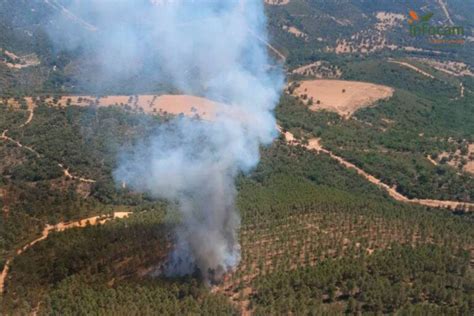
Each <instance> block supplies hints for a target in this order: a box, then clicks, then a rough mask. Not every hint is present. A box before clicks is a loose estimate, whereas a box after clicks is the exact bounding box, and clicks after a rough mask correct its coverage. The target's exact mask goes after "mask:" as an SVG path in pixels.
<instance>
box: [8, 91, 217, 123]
mask: <svg viewBox="0 0 474 316" xmlns="http://www.w3.org/2000/svg"><path fill="white" fill-rule="evenodd" d="M25 99H26V102H27V104H28V106H29V107H30V104H32V103H33V100H32V98H31V97H27V98H25ZM45 102H46V103H49V104H51V105H53V106H61V107H65V106H67V105H68V104H70V105H77V106H113V105H115V106H120V107H124V108H126V109H130V110H135V111H143V112H145V113H150V114H173V115H179V114H183V115H188V116H195V115H197V116H199V117H201V118H204V119H211V118H212V117H213V116H214V115H215V114H216V108H217V106H218V103H217V102H214V101H210V100H209V99H205V98H201V97H196V96H191V95H130V96H127V95H110V96H104V97H95V96H90V95H84V96H80V95H66V96H61V97H59V98H57V99H56V100H55V99H53V98H47V99H46V100H45ZM8 104H11V105H13V106H19V104H18V102H17V101H15V100H14V99H9V100H8Z"/></svg>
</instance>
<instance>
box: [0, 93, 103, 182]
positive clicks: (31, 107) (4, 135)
mask: <svg viewBox="0 0 474 316" xmlns="http://www.w3.org/2000/svg"><path fill="white" fill-rule="evenodd" d="M28 108H29V112H30V114H29V115H28V118H27V119H26V121H25V122H24V123H23V124H21V125H20V126H19V127H25V126H26V125H28V124H30V123H31V121H32V120H33V117H34V113H35V107H34V105H33V104H32V103H31V102H29V105H28ZM7 133H8V129H6V130H4V131H3V132H2V135H0V139H2V140H4V141H9V142H12V143H14V144H15V145H17V146H18V147H20V148H25V149H26V150H28V151H30V152H32V153H33V154H35V156H36V157H37V158H40V157H42V155H41V154H40V153H39V152H37V151H36V150H34V149H33V148H32V147H29V146H25V145H23V144H22V143H20V142H19V141H17V140H15V139H13V138H11V137H8V136H7ZM57 166H58V167H59V168H61V169H62V170H63V174H64V176H65V177H66V178H69V179H73V180H79V181H81V182H85V183H95V180H92V179H87V178H83V177H78V176H75V175H72V174H71V173H70V172H69V168H65V167H64V166H63V164H61V163H57Z"/></svg>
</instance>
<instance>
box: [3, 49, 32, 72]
mask: <svg viewBox="0 0 474 316" xmlns="http://www.w3.org/2000/svg"><path fill="white" fill-rule="evenodd" d="M3 53H4V54H5V55H6V56H8V57H9V58H10V59H11V60H13V62H7V61H3V63H4V64H5V65H6V66H7V67H9V68H13V69H23V68H27V67H33V66H38V65H39V64H40V60H39V59H38V57H37V56H36V55H35V54H29V55H24V56H17V55H16V54H14V53H12V52H9V51H7V50H4V51H3Z"/></svg>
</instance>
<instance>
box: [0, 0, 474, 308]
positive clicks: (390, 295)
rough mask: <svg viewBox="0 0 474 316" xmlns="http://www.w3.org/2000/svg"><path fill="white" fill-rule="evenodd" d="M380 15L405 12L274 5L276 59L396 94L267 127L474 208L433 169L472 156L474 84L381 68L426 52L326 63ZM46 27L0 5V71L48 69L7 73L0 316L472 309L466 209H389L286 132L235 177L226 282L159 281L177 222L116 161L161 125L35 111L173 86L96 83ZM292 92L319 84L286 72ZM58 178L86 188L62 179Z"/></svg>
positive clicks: (456, 175)
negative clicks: (231, 260)
mask: <svg viewBox="0 0 474 316" xmlns="http://www.w3.org/2000/svg"><path fill="white" fill-rule="evenodd" d="M453 1H454V0H453ZM455 3H456V6H453V8H455V9H453V8H451V10H454V11H453V16H455V19H457V18H458V16H464V17H465V19H464V22H465V23H466V28H467V27H468V26H469V25H471V24H472V22H471V21H474V19H473V18H472V12H474V11H472V10H470V9H471V8H472V4H470V3H468V2H466V1H459V0H456V1H455ZM419 5H420V6H422V5H426V6H427V10H431V11H433V12H434V14H435V18H439V17H440V16H442V15H443V14H444V13H443V12H441V10H440V9H439V7H437V6H434V5H433V3H432V2H431V1H421V2H420V3H419ZM32 9H34V10H32ZM380 10H384V11H385V10H390V11H393V12H398V13H400V14H405V12H402V11H400V5H399V3H398V1H395V0H393V1H392V0H390V1H384V3H383V4H382V3H379V2H378V1H372V2H367V1H362V0H361V1H351V2H350V3H349V2H347V1H336V2H334V1H319V0H311V1H300V0H292V1H290V4H289V5H288V6H266V13H267V16H268V25H269V27H268V29H269V32H270V38H271V42H272V44H273V45H274V46H275V47H276V48H277V49H279V50H281V51H282V52H283V53H284V54H285V55H286V57H287V59H286V63H285V65H284V67H285V68H287V69H288V70H291V69H293V68H294V67H297V66H300V65H303V64H306V63H310V62H314V61H318V60H324V61H325V62H327V63H328V65H331V66H337V67H338V69H340V70H341V71H342V79H346V80H359V81H368V82H373V83H379V84H385V85H388V86H391V87H393V88H395V94H394V96H393V97H392V98H391V99H389V100H387V101H381V102H379V103H378V104H376V105H375V106H373V107H370V108H365V109H361V110H359V111H357V112H356V113H355V114H354V115H353V117H352V118H350V119H343V118H341V117H339V116H338V115H337V114H335V113H330V112H324V111H321V112H312V111H309V110H308V108H307V105H305V104H304V103H302V101H301V100H298V99H296V98H294V97H292V96H290V95H289V94H287V93H284V94H283V95H282V97H281V100H280V102H279V104H278V107H277V109H276V115H277V120H278V122H279V124H280V125H281V126H282V127H283V128H284V129H286V130H289V131H291V132H292V133H293V134H294V135H295V136H296V137H297V138H299V139H301V140H302V142H303V143H305V142H306V141H307V140H308V139H309V138H312V137H319V138H321V143H322V145H323V146H324V147H325V148H327V149H329V150H331V151H332V152H334V153H335V154H337V155H339V156H341V157H344V159H346V160H348V161H350V162H352V163H354V164H355V165H357V166H358V167H360V168H362V169H363V170H365V171H366V172H368V173H370V174H372V175H374V176H376V177H377V178H379V179H381V180H382V181H383V182H384V183H386V184H388V185H390V186H396V188H397V190H398V191H399V192H400V193H402V194H404V195H406V196H407V197H410V198H433V199H445V200H459V201H471V202H472V201H473V200H474V178H473V177H472V175H469V174H467V173H465V172H462V171H461V170H460V169H459V168H457V167H453V166H451V165H449V164H448V163H446V161H441V162H440V163H439V164H438V165H436V166H435V165H433V164H432V163H430V162H429V161H428V160H427V157H428V156H430V157H436V156H437V155H439V154H440V153H442V152H447V153H449V154H450V155H455V153H456V152H457V151H461V152H465V151H466V147H467V145H468V144H472V143H474V138H473V137H474V136H473V135H474V108H473V106H472V104H473V103H474V95H473V93H472V91H474V79H472V78H469V77H454V76H448V75H446V74H445V73H442V72H439V71H435V70H433V69H431V68H429V67H426V65H423V64H421V63H420V64H416V65H417V66H418V67H420V68H421V69H423V70H424V71H427V72H429V73H432V74H433V75H434V76H435V77H436V79H428V78H426V77H423V76H422V75H421V74H419V73H416V72H412V71H410V70H407V69H404V68H403V67H401V66H400V65H397V64H393V63H389V62H388V58H389V57H390V58H398V59H400V60H404V59H402V58H405V57H406V56H422V55H423V54H425V55H423V56H428V57H432V56H431V55H432V53H430V52H428V53H420V52H413V53H400V52H398V51H393V52H389V51H386V50H382V51H379V52H375V53H373V54H370V55H364V54H360V53H356V52H354V53H351V54H346V55H336V54H334V53H331V52H329V51H327V50H326V47H327V46H331V47H332V46H334V45H335V42H336V41H337V40H338V39H341V38H346V39H348V38H350V37H351V36H352V35H353V34H354V33H355V32H356V30H370V29H371V28H373V25H374V23H376V22H377V21H376V19H375V16H374V14H375V12H377V11H380ZM25 11H31V12H32V14H31V16H28V17H25V16H24V14H23V12H25ZM52 14H54V12H53V11H52V9H51V7H47V6H46V7H45V6H44V5H43V3H42V1H28V0H18V1H3V2H2V1H0V61H6V62H16V61H15V60H10V59H8V58H9V57H8V55H6V54H5V53H4V52H5V50H9V51H13V52H15V53H17V54H18V55H19V56H21V55H25V54H32V53H33V54H35V55H36V56H37V57H38V58H39V60H40V62H41V64H40V65H39V66H37V67H31V68H25V69H21V70H16V69H11V68H8V67H7V66H6V65H5V64H4V63H2V62H0V133H2V132H3V131H5V130H8V131H7V133H6V135H7V136H8V137H11V138H12V139H14V140H15V141H18V142H20V143H21V144H22V145H23V146H27V147H19V146H18V145H17V144H15V143H13V142H12V141H8V140H4V139H2V140H0V210H1V211H2V214H1V216H0V267H1V268H3V267H4V265H5V264H6V262H7V260H9V259H10V260H11V262H10V271H9V274H8V278H7V279H6V282H5V288H4V293H3V294H2V295H1V296H0V297H1V298H0V314H2V315H21V314H30V313H35V314H37V315H51V314H53V315H90V314H117V315H137V314H140V315H156V314H163V315H165V314H170V315H183V314H205V315H208V314H210V315H233V314H235V315H237V314H240V313H241V311H242V310H248V311H251V312H252V313H253V314H255V315H284V314H296V315H313V314H329V315H333V314H352V315H354V314H369V315H376V314H377V315H378V314H394V313H397V314H401V315H412V314H416V315H417V314H422V315H471V314H473V312H474V270H473V268H474V265H473V262H474V261H473V256H474V253H473V249H474V246H473V245H474V229H473V224H474V223H473V216H472V213H465V212H460V211H459V212H456V211H453V210H445V209H432V208H428V207H421V206H416V205H411V204H403V203H399V202H396V201H394V200H393V199H392V198H390V197H389V196H388V194H387V193H386V192H385V191H383V190H381V189H380V188H379V187H377V186H375V185H373V184H371V183H370V182H368V181H366V180H365V179H364V178H363V177H361V176H360V175H358V174H357V173H356V172H355V171H354V170H351V169H347V168H344V167H343V166H341V165H340V164H339V163H338V162H337V161H335V160H334V159H332V158H331V157H330V156H329V155H327V154H324V153H319V154H316V153H314V152H310V151H308V150H306V149H305V148H303V147H302V146H290V145H288V144H287V143H286V142H285V141H284V139H283V137H282V136H280V137H279V138H278V139H276V140H275V141H274V143H273V144H272V145H270V146H268V147H264V148H262V149H261V161H260V163H259V165H258V166H257V167H256V168H255V170H252V172H250V173H249V174H245V175H244V174H242V175H239V177H238V179H237V188H238V197H237V203H238V209H239V212H240V214H241V217H242V227H241V229H240V232H239V236H240V241H241V245H242V261H241V263H240V265H239V266H238V268H237V269H236V271H234V272H233V273H231V274H229V275H227V276H226V278H225V280H224V281H223V283H222V284H219V285H217V286H213V287H211V286H209V285H207V284H205V283H204V282H203V280H201V279H200V277H199V275H198V274H197V273H196V275H192V276H188V277H185V278H166V277H165V276H163V275H162V274H161V268H162V265H163V264H164V263H165V261H166V257H167V255H168V253H169V252H170V250H171V249H172V247H173V244H174V237H175V236H174V235H173V227H174V226H175V225H176V223H177V221H179V218H177V217H176V216H175V215H176V212H175V211H174V210H173V208H172V207H171V206H170V205H168V204H167V203H166V202H164V201H156V200H153V199H151V198H150V197H148V196H146V195H144V194H137V193H134V192H131V191H130V190H128V189H127V188H126V187H123V186H122V185H121V184H119V183H115V182H114V181H113V178H112V171H113V170H114V168H115V167H116V165H117V160H118V159H120V153H121V152H122V151H123V150H124V149H127V148H128V147H129V146H131V145H133V144H134V143H135V142H136V141H137V140H138V139H143V138H146V137H147V136H148V135H150V134H152V133H153V132H154V130H155V129H156V128H157V127H159V126H160V125H161V124H163V122H166V121H167V120H169V119H170V117H159V116H147V115H144V114H142V113H135V112H132V111H130V110H127V109H124V108H120V107H109V108H97V107H94V106H91V107H78V106H74V105H68V106H67V107H64V108H58V107H56V106H54V105H51V104H46V103H45V102H44V100H45V98H46V96H57V95H63V94H67V93H89V94H99V95H106V94H110V93H120V94H133V93H139V92H145V91H146V92H150V91H152V92H153V93H160V92H163V91H166V92H167V93H172V92H176V91H175V90H173V87H169V86H167V84H166V78H164V79H163V78H157V77H156V73H157V72H156V71H154V68H153V67H147V64H146V63H144V68H146V69H145V71H144V72H143V73H141V76H142V77H141V79H143V80H137V78H136V77H135V78H132V79H127V80H123V81H120V82H116V81H113V82H101V84H100V85H98V84H97V83H98V80H99V79H103V78H99V77H98V76H97V75H98V74H97V71H96V70H95V69H96V68H97V67H96V66H97V63H96V61H95V60H93V59H90V58H89V57H90V52H89V51H87V49H83V50H81V49H78V50H61V51H57V50H55V49H53V45H52V43H51V42H50V41H49V40H48V36H47V34H46V32H45V31H44V26H45V24H46V23H47V21H48V19H49V18H50V17H51V15H52ZM341 21H342V22H343V23H341ZM345 21H349V22H350V23H346V22H345ZM284 25H293V26H296V27H297V28H298V29H300V30H301V31H303V32H304V33H306V34H308V38H307V39H306V40H305V39H304V38H302V37H301V38H298V37H295V36H293V35H292V34H290V33H288V32H286V31H283V30H282V27H283V26H284ZM29 33H31V34H32V35H31V36H30V35H28V34H29ZM386 36H387V38H388V39H389V40H390V41H391V42H394V43H396V44H398V45H402V46H410V45H416V46H417V47H421V48H423V49H426V50H427V51H430V50H432V49H433V47H432V46H430V45H429V44H427V43H424V42H422V41H415V40H414V39H411V38H407V37H406V36H401V35H400V32H396V31H394V32H390V33H388V34H386ZM319 38H321V39H322V40H319ZM436 49H439V50H440V51H441V54H438V55H436V56H437V58H440V59H442V60H443V59H456V60H463V61H466V62H467V63H468V64H469V63H472V57H471V53H472V44H470V43H469V44H467V45H466V46H465V47H463V48H459V49H457V50H454V49H452V48H450V47H445V48H443V47H436ZM53 67H54V69H55V71H51V69H52V68H53ZM297 79H298V80H299V79H311V77H305V76H301V75H289V80H297ZM145 82H146V84H144V83H145ZM461 83H462V84H463V85H464V87H465V92H464V93H465V95H464V97H463V98H459V85H460V84H461ZM25 96H35V110H34V117H33V120H32V121H31V122H30V123H29V124H27V125H26V126H22V124H23V123H24V122H25V121H26V120H27V118H28V116H29V111H28V107H27V104H26V100H25V99H23V97H25ZM7 97H15V98H16V99H17V100H18V101H19V104H20V106H19V108H17V107H15V108H14V107H11V106H9V105H7ZM420 135H421V136H420ZM28 148H31V150H29V149H28ZM60 165H61V166H63V167H61V166H60ZM64 169H67V170H68V171H69V172H70V173H71V174H73V175H75V176H78V177H83V178H86V179H90V180H93V181H95V182H83V181H80V180H77V179H72V178H69V177H67V176H65V175H64ZM117 211H129V212H133V214H132V215H130V216H129V217H128V218H125V219H120V220H112V221H109V222H107V223H105V224H103V225H97V226H92V225H87V226H86V227H84V228H74V229H68V230H66V231H63V232H54V233H51V234H50V235H49V236H48V238H47V239H45V240H42V241H40V242H38V243H36V244H35V245H34V246H32V247H30V248H28V249H27V250H26V251H24V252H23V253H21V254H20V255H15V253H16V252H17V251H18V249H21V248H22V247H23V246H24V245H26V244H27V243H28V242H31V241H32V240H35V239H37V238H38V237H39V236H40V235H41V232H42V231H43V229H44V227H45V225H46V224H56V223H58V222H62V221H65V222H68V221H73V220H78V219H82V218H87V217H89V216H94V215H105V214H111V213H112V212H117Z"/></svg>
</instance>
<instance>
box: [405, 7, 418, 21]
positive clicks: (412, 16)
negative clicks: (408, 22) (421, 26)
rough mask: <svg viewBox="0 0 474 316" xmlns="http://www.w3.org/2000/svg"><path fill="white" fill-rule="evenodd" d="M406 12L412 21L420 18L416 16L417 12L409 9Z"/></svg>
mask: <svg viewBox="0 0 474 316" xmlns="http://www.w3.org/2000/svg"><path fill="white" fill-rule="evenodd" d="M408 14H409V15H410V17H411V18H412V19H413V20H414V21H418V20H419V19H420V18H419V17H418V14H417V13H416V12H415V11H413V10H410V11H409V12H408Z"/></svg>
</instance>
